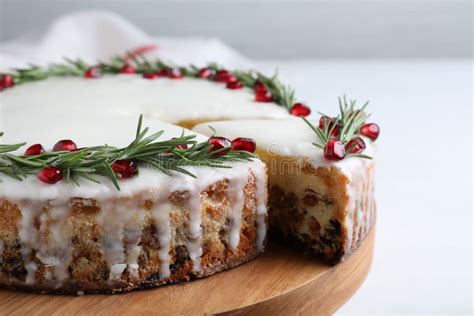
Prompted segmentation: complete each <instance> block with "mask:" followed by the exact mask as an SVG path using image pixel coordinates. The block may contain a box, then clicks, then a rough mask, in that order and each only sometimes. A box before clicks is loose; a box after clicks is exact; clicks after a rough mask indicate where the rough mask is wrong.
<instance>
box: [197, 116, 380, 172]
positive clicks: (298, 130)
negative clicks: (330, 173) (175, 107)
mask: <svg viewBox="0 0 474 316" xmlns="http://www.w3.org/2000/svg"><path fill="white" fill-rule="evenodd" d="M312 123H313V124H314V125H315V126H318V124H319V123H318V122H317V121H312ZM208 126H212V127H213V128H214V129H215V130H216V133H217V134H216V135H221V136H225V137H227V138H230V139H233V138H236V137H251V138H253V139H254V140H255V141H256V143H257V145H258V147H259V148H260V149H262V150H265V151H267V152H269V153H271V154H273V155H276V156H281V157H292V158H298V159H304V158H307V159H310V161H311V162H312V163H313V164H314V166H318V167H319V166H336V167H337V168H339V169H341V171H343V172H344V171H347V174H350V173H351V170H353V169H355V168H358V167H359V166H360V161H361V160H364V159H360V158H346V159H344V160H341V161H329V160H326V159H325V158H324V157H323V151H322V150H320V149H319V148H316V147H315V146H314V145H313V143H314V142H318V141H319V139H318V138H317V136H316V134H315V133H314V132H313V131H312V130H311V129H310V128H309V127H308V125H306V123H305V122H304V121H303V120H302V119H300V118H290V119H282V120H233V121H219V122H207V123H202V124H198V125H197V126H195V127H194V128H193V131H195V132H197V133H201V134H204V135H211V134H212V133H213V131H212V130H210V129H209V128H208ZM364 140H365V141H366V145H367V148H366V149H365V151H364V154H366V155H374V154H375V149H374V145H373V142H372V141H370V140H368V139H366V138H364Z"/></svg>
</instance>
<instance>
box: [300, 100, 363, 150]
mask: <svg viewBox="0 0 474 316" xmlns="http://www.w3.org/2000/svg"><path fill="white" fill-rule="evenodd" d="M338 101H339V111H340V113H339V114H338V115H337V116H336V117H333V118H330V116H328V115H326V114H324V113H321V112H319V114H320V115H322V116H323V117H328V118H330V119H331V122H330V123H329V124H325V125H324V126H323V128H320V127H319V126H318V127H317V126H314V125H313V124H312V123H311V122H310V121H309V120H308V119H306V118H305V117H302V119H303V121H304V122H305V123H306V124H307V125H308V126H309V127H310V128H311V130H313V132H314V133H315V134H316V135H317V136H318V139H319V143H312V144H313V145H314V146H316V147H318V148H321V149H324V147H325V145H326V144H327V143H328V141H329V140H330V139H331V138H334V137H336V138H337V139H338V140H339V141H340V142H341V143H342V144H343V145H346V144H347V143H348V142H349V141H350V140H352V139H353V138H354V137H357V136H359V135H360V133H359V131H360V128H361V126H362V125H363V124H364V123H365V121H366V120H367V118H368V117H370V115H368V114H366V113H365V109H366V108H367V105H368V104H369V101H367V102H365V103H364V105H362V106H361V107H360V108H357V106H356V100H350V101H348V100H347V98H346V96H345V95H344V96H343V97H342V98H341V97H339V98H338ZM335 132H337V133H336V135H334V134H335ZM355 145H356V144H353V145H352V146H351V147H349V148H347V152H350V151H351V150H352V149H353V148H354V146H355ZM349 156H351V157H359V158H366V159H372V157H370V156H368V155H364V154H360V153H359V154H349Z"/></svg>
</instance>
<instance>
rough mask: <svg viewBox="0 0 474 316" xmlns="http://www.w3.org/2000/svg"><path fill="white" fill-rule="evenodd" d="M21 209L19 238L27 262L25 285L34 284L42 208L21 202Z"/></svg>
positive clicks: (22, 253) (21, 250) (24, 259)
mask: <svg viewBox="0 0 474 316" xmlns="http://www.w3.org/2000/svg"><path fill="white" fill-rule="evenodd" d="M18 204H19V205H20V208H21V219H20V221H19V223H18V236H19V237H20V244H21V248H20V252H21V255H22V257H23V261H24V262H25V269H26V271H27V275H26V279H25V283H26V284H28V285H30V284H34V283H35V280H36V271H37V268H38V267H37V265H36V263H35V262H34V261H33V260H34V258H32V253H33V251H36V250H38V248H39V246H40V242H39V231H38V228H37V227H36V225H35V222H36V221H37V220H38V218H39V216H40V214H41V211H42V209H43V207H42V206H39V205H35V204H34V203H30V202H27V201H19V203H18Z"/></svg>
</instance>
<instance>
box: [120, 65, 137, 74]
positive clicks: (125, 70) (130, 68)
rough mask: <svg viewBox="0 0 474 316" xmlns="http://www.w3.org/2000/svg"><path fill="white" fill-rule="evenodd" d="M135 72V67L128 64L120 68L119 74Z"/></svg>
mask: <svg viewBox="0 0 474 316" xmlns="http://www.w3.org/2000/svg"><path fill="white" fill-rule="evenodd" d="M136 72H137V70H136V69H135V67H133V66H130V65H125V66H123V67H122V68H121V69H120V73H121V74H134V73H136Z"/></svg>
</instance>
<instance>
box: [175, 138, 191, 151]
mask: <svg viewBox="0 0 474 316" xmlns="http://www.w3.org/2000/svg"><path fill="white" fill-rule="evenodd" d="M171 139H176V137H173V138H171ZM174 148H176V149H182V150H186V149H188V144H178V145H176V146H174Z"/></svg>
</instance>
